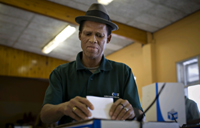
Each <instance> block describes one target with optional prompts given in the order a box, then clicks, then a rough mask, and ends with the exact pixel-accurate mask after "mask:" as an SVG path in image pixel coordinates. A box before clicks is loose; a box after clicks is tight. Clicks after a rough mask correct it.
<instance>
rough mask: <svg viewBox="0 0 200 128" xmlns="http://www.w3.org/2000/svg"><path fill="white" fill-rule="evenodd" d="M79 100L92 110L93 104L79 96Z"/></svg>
mask: <svg viewBox="0 0 200 128" xmlns="http://www.w3.org/2000/svg"><path fill="white" fill-rule="evenodd" d="M79 98H80V99H79V101H80V102H81V103H83V104H85V105H86V106H87V107H89V108H90V109H91V110H94V106H93V104H92V103H91V102H90V101H89V100H88V99H86V98H82V97H79Z"/></svg>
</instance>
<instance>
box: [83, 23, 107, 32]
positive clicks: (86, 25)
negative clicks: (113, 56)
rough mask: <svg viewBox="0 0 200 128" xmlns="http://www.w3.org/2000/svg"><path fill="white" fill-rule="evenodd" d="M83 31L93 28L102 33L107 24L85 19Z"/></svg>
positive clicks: (105, 29)
mask: <svg viewBox="0 0 200 128" xmlns="http://www.w3.org/2000/svg"><path fill="white" fill-rule="evenodd" d="M82 30H83V31H85V30H86V31H87V30H88V31H89V30H91V31H93V30H96V31H99V32H104V33H107V26H106V24H103V23H98V22H94V21H85V22H84V23H83V29H82Z"/></svg>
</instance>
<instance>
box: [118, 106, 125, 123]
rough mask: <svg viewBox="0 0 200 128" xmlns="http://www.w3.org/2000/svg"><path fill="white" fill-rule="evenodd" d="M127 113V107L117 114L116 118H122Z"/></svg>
mask: <svg viewBox="0 0 200 128" xmlns="http://www.w3.org/2000/svg"><path fill="white" fill-rule="evenodd" d="M125 114H126V109H124V108H123V109H122V110H121V111H120V113H119V114H118V115H117V117H116V120H122V117H123V116H124V115H125Z"/></svg>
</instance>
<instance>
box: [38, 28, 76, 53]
mask: <svg viewBox="0 0 200 128" xmlns="http://www.w3.org/2000/svg"><path fill="white" fill-rule="evenodd" d="M75 31H76V28H75V27H72V26H70V25H68V26H67V27H66V28H65V29H63V30H62V31H61V32H60V33H59V34H58V35H57V36H56V37H55V38H54V39H53V40H52V41H50V42H49V43H48V44H47V45H46V46H45V47H44V48H43V49H42V52H43V53H45V54H48V53H50V52H51V51H52V50H53V49H54V48H56V47H57V46H58V45H59V44H60V43H62V42H63V41H65V40H66V39H67V38H68V37H70V36H71V35H72V34H73V33H74V32H75Z"/></svg>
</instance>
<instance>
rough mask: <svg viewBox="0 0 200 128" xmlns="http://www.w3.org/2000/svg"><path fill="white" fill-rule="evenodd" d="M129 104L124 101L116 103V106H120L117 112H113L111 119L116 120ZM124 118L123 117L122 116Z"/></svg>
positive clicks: (116, 109) (120, 100)
mask: <svg viewBox="0 0 200 128" xmlns="http://www.w3.org/2000/svg"><path fill="white" fill-rule="evenodd" d="M128 104H129V102H128V100H123V99H119V100H117V101H116V103H115V105H118V106H117V107H116V108H115V110H114V111H113V110H111V114H112V115H111V119H116V118H117V117H118V116H119V114H120V112H121V111H122V109H123V108H124V106H126V105H128ZM121 116H122V115H121Z"/></svg>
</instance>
